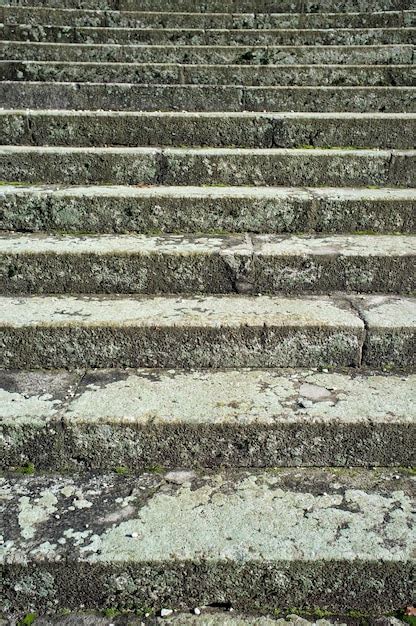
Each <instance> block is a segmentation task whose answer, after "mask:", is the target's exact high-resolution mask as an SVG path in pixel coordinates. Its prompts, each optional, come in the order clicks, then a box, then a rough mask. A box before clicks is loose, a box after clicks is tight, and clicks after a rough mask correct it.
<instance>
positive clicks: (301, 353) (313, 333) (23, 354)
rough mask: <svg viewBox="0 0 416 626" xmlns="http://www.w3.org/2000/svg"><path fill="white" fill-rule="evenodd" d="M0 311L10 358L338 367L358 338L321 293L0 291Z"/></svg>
mask: <svg viewBox="0 0 416 626" xmlns="http://www.w3.org/2000/svg"><path fill="white" fill-rule="evenodd" d="M0 319H1V333H2V344H1V347H2V363H1V365H2V367H7V368H42V367H46V368H51V367H52V368H60V367H83V366H86V367H88V366H89V367H114V366H120V367H185V368H188V367H244V366H247V367H298V366H299V367H303V366H305V367H308V366H324V367H325V366H331V365H333V366H340V367H342V366H350V365H353V366H354V365H358V364H359V363H360V359H361V350H362V345H363V341H364V324H363V323H362V321H361V320H360V318H359V317H358V316H357V315H356V314H355V313H354V311H353V310H352V308H351V307H350V305H349V303H348V302H346V301H345V300H343V299H330V298H325V297H322V298H316V297H315V298H313V297H309V298H299V299H296V298H293V299H289V298H271V297H267V296H263V297H259V298H254V299H253V298H252V297H243V296H231V297H230V296H222V297H221V296H217V297H213V296H211V297H202V296H200V297H196V296H194V297H186V298H185V297H182V298H181V297H172V296H171V297H166V298H162V297H141V298H140V297H135V298H133V297H130V298H127V297H124V298H122V297H117V296H113V297H105V296H96V297H94V296H90V297H87V296H84V297H82V296H79V297H71V296H68V297H64V296H61V297H59V296H55V297H52V296H50V297H40V296H38V297H35V296H33V297H31V298H7V297H4V298H2V299H0ZM403 360H405V359H401V362H403Z"/></svg>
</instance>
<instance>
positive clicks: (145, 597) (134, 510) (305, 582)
mask: <svg viewBox="0 0 416 626" xmlns="http://www.w3.org/2000/svg"><path fill="white" fill-rule="evenodd" d="M3 489H4V494H5V503H6V506H7V515H6V516H5V518H4V519H5V528H4V533H3V541H4V544H3V546H2V552H3V573H4V579H3V581H4V592H5V597H6V602H5V610H6V611H7V610H9V611H10V610H14V611H15V612H18V611H25V610H29V609H31V610H33V608H35V609H36V610H38V611H39V612H40V611H44V610H55V611H56V609H57V608H59V607H67V608H69V609H75V610H76V609H79V608H80V605H83V606H84V607H85V608H93V609H94V608H101V607H103V606H111V607H114V608H119V609H137V608H138V607H140V606H143V605H146V606H149V604H150V606H153V607H154V608H155V609H161V608H162V607H166V606H168V607H173V608H175V609H181V608H185V607H193V606H198V605H199V604H201V605H210V604H211V605H212V604H217V605H218V604H219V603H225V602H229V603H230V604H231V605H232V606H234V607H235V608H236V609H237V610H238V609H241V610H252V611H253V610H254V611H255V610H260V611H261V612H263V613H268V612H270V611H273V610H274V609H275V608H276V607H289V606H299V607H313V606H319V607H320V608H322V609H329V610H335V611H339V612H342V611H347V610H351V609H354V610H361V611H365V612H366V613H373V614H374V613H376V612H387V611H390V610H393V609H397V608H399V607H401V606H406V605H410V604H411V601H412V581H411V576H412V572H413V573H414V569H415V568H414V560H413V547H414V538H415V537H414V530H412V528H413V529H414V514H413V515H412V498H414V479H412V478H411V477H410V476H409V474H408V473H406V472H404V471H400V470H393V471H389V470H381V471H374V470H373V471H369V470H365V471H358V470H353V471H346V470H338V471H331V470H312V469H307V470H304V471H303V470H299V469H297V470H281V471H269V472H260V473H256V472H223V473H220V474H210V473H208V472H206V471H205V472H203V473H201V474H199V475H198V474H194V473H192V472H189V471H187V472H171V473H168V474H166V475H158V474H144V475H141V476H137V477H131V478H129V477H126V476H123V477H120V476H114V475H104V476H103V475H101V476H91V477H88V476H86V477H83V478H81V477H77V476H73V477H69V476H62V477H58V476H56V477H55V476H44V477H43V476H33V477H26V478H25V477H21V476H20V477H13V476H10V477H5V478H4V479H3ZM413 505H414V504H413Z"/></svg>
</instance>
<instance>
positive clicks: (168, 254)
mask: <svg viewBox="0 0 416 626" xmlns="http://www.w3.org/2000/svg"><path fill="white" fill-rule="evenodd" d="M415 270H416V237H415V236H413V237H412V236H407V237H405V236H398V235H395V236H383V235H376V236H369V235H358V236H357V235H356V236H343V235H333V236H327V237H312V236H302V237H300V236H291V237H284V236H279V235H258V236H250V235H241V236H237V235H228V236H225V235H223V236H216V237H207V236H204V237H202V236H192V235H164V236H161V235H159V236H144V235H101V236H89V237H88V236H85V235H82V236H79V237H73V236H69V235H66V236H62V235H59V236H56V235H55V236H53V235H43V234H42V235H26V234H16V235H13V234H10V233H7V234H4V235H0V291H1V293H3V294H15V295H24V294H41V293H44V294H48V293H50V294H52V293H56V294H59V293H61V294H65V293H85V294H88V293H90V294H98V293H108V294H111V293H148V294H155V293H185V294H186V293H189V294H193V293H250V294H258V293H267V294H278V293H286V294H293V295H297V294H300V293H308V292H309V293H328V292H331V291H332V292H333V291H346V292H354V291H358V292H364V293H377V292H382V293H383V292H384V293H389V292H393V293H412V292H414V291H416V271H415Z"/></svg>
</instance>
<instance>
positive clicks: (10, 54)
mask: <svg viewBox="0 0 416 626" xmlns="http://www.w3.org/2000/svg"><path fill="white" fill-rule="evenodd" d="M187 15H189V14H187ZM0 52H1V56H2V58H3V59H10V60H15V61H18V60H20V61H31V60H32V61H67V62H68V61H78V62H79V61H82V62H92V61H94V62H101V63H105V62H117V63H121V62H127V63H134V62H136V63H183V64H198V63H201V64H208V65H217V64H218V65H226V64H236V65H248V66H250V65H259V64H262V65H269V64H270V65H273V64H275V65H279V64H292V63H293V64H307V65H308V64H325V63H329V64H347V65H385V64H390V63H391V64H399V65H400V64H406V63H407V64H411V63H412V62H413V46H412V45H411V44H395V45H382V46H376V45H373V46H371V45H369V46H368V45H367V46H312V47H311V46H267V47H266V46H190V45H186V46H174V45H169V46H157V45H156V46H155V45H153V46H146V45H143V44H142V45H134V44H132V45H129V46H123V45H115V44H92V45H88V44H76V45H74V44H61V43H44V42H30V41H25V42H18V41H17V42H10V41H7V42H0Z"/></svg>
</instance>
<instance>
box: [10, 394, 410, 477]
mask: <svg viewBox="0 0 416 626" xmlns="http://www.w3.org/2000/svg"><path fill="white" fill-rule="evenodd" d="M126 393H128V390H126ZM60 426H61V424H60V422H59V421H58V420H57V421H56V422H52V423H48V425H47V426H45V427H44V428H42V427H41V426H31V425H30V424H27V423H25V424H24V427H23V428H19V427H14V428H13V427H10V428H8V427H5V428H3V436H4V437H5V438H6V439H7V440H8V442H9V443H8V446H7V450H4V451H2V457H1V458H2V461H1V465H2V468H3V469H4V470H5V469H7V468H9V467H22V466H24V465H25V464H28V463H33V464H34V465H35V466H36V469H39V470H44V471H55V472H56V471H71V470H72V471H80V470H84V471H88V470H94V471H105V470H106V471H111V470H112V469H114V468H116V467H129V468H132V469H133V470H136V471H143V470H145V469H146V468H149V467H153V466H154V465H161V466H162V467H166V468H167V469H175V468H177V467H193V466H194V465H195V452H194V450H198V459H197V464H198V466H201V467H211V468H216V467H218V468H219V467H230V468H231V467H320V466H322V465H328V466H331V467H345V466H356V467H367V466H369V465H370V466H374V467H393V466H397V465H400V466H401V467H410V466H412V463H413V461H414V455H413V454H412V451H411V450H410V449H409V444H410V442H411V441H415V439H416V433H415V431H414V428H409V426H408V425H404V426H402V425H399V424H381V425H374V424H371V425H358V426H356V425H342V424H341V425H334V424H329V425H327V424H321V423H318V424H313V423H312V424H310V425H309V424H308V425H306V424H302V425H299V424H297V425H284V424H279V425H277V426H268V425H259V426H254V427H253V426H252V425H251V426H247V427H244V426H239V425H238V424H236V425H233V426H229V425H227V424H221V425H216V424H197V425H196V426H195V425H194V424H182V423H179V424H177V425H173V426H169V425H166V426H160V425H159V426H157V425H155V424H151V425H149V426H147V427H146V426H137V425H136V424H133V425H132V426H130V427H129V426H123V425H122V424H121V425H117V424H114V423H103V424H101V425H96V424H93V425H89V424H87V423H85V424H83V425H79V426H78V425H75V426H72V425H71V424H66V426H65V432H60ZM51 429H52V432H51ZM317 441H319V442H320V445H319V446H317ZM114 442H117V444H114ZM358 442H359V445H358ZM299 447H300V448H301V454H299V455H297V456H296V457H293V456H292V455H291V452H290V451H291V450H292V449H294V448H296V449H299ZM28 450H30V453H28ZM73 459H76V460H73Z"/></svg>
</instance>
